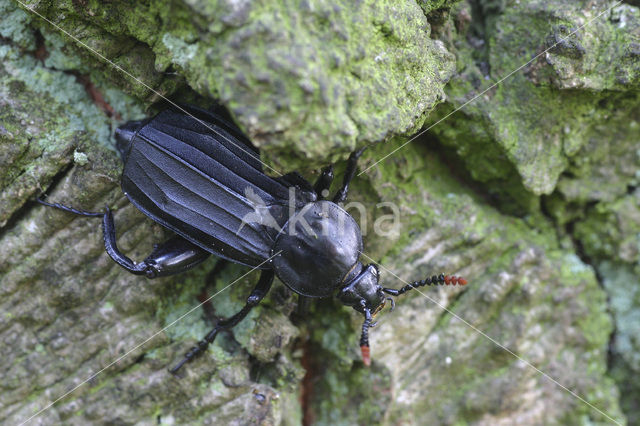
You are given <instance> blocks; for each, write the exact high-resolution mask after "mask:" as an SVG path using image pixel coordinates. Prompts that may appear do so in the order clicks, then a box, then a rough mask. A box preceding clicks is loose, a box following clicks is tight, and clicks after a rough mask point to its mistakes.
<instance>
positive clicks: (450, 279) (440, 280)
mask: <svg viewBox="0 0 640 426" xmlns="http://www.w3.org/2000/svg"><path fill="white" fill-rule="evenodd" d="M456 284H457V285H466V284H467V280H466V279H464V278H462V277H457V276H455V275H445V274H440V275H434V276H432V277H428V278H425V279H424V280H422V281H414V282H412V283H409V284H407V285H405V286H404V287H402V288H401V289H400V290H396V289H393V288H387V287H383V288H382V291H384V292H385V293H387V294H390V295H392V296H400V295H401V294H404V293H406V292H407V291H409V290H413V289H414V288H417V287H423V286H425V285H456Z"/></svg>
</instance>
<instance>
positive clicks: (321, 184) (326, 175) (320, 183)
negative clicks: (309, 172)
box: [313, 165, 333, 200]
mask: <svg viewBox="0 0 640 426" xmlns="http://www.w3.org/2000/svg"><path fill="white" fill-rule="evenodd" d="M332 182H333V166H332V165H329V166H327V167H325V168H324V169H322V173H321V174H320V176H319V177H318V180H317V181H316V183H315V184H314V185H313V190H314V191H315V193H316V194H318V199H319V200H324V199H325V198H327V195H329V188H330V187H331V183H332ZM323 192H324V193H325V194H326V195H325V194H323Z"/></svg>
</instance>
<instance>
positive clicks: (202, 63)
mask: <svg viewBox="0 0 640 426" xmlns="http://www.w3.org/2000/svg"><path fill="white" fill-rule="evenodd" d="M436 6H437V7H441V6H443V5H442V4H438V5H434V7H436ZM37 10H38V11H39V12H41V13H44V14H45V15H50V16H49V17H50V18H52V19H53V20H54V22H55V23H56V24H57V25H60V26H61V27H63V28H65V29H67V30H68V31H70V32H71V33H72V34H73V35H74V36H77V37H78V38H80V39H82V40H83V41H84V42H85V43H88V44H89V45H90V46H91V47H92V48H93V49H96V50H97V51H98V52H100V53H101V54H102V55H104V56H106V57H107V58H110V59H112V60H114V61H115V62H116V63H117V64H118V65H120V66H122V67H123V68H125V69H127V71H129V72H131V73H132V74H133V75H135V76H138V77H140V79H141V80H142V81H144V82H145V83H146V84H148V85H150V86H152V87H155V88H159V86H162V89H161V91H164V92H165V93H167V94H168V95H171V93H173V92H175V91H176V90H178V89H179V86H178V85H173V86H171V82H170V81H171V79H170V78H169V76H170V75H171V73H168V74H167V75H165V76H162V77H161V76H160V74H153V73H152V72H151V71H150V70H148V69H145V68H148V67H149V66H151V65H154V66H155V68H156V69H157V70H160V71H170V67H175V68H176V69H178V70H180V71H181V72H182V73H184V75H185V77H186V80H187V82H188V83H189V84H190V85H191V87H193V88H194V89H195V90H197V91H198V92H200V93H202V94H204V95H208V96H210V97H214V98H219V99H220V101H221V102H222V103H223V104H224V105H225V106H227V107H228V108H229V109H230V110H231V112H232V113H233V114H234V116H235V118H236V119H237V120H238V122H239V124H240V125H241V126H242V127H243V128H244V129H245V130H246V131H247V132H248V134H249V136H250V137H251V138H252V140H253V142H254V143H256V144H258V145H260V146H261V147H262V148H263V153H264V154H265V158H266V159H269V160H270V161H271V162H272V164H273V165H275V166H276V169H280V168H282V169H283V170H291V169H295V168H301V166H304V167H310V166H319V165H321V164H323V163H325V162H326V161H327V160H328V159H329V158H328V153H330V152H331V153H333V158H335V156H336V154H337V153H340V152H342V153H344V152H346V151H350V150H352V149H353V148H354V147H355V146H356V145H361V144H362V143H363V142H369V143H371V142H378V141H383V140H385V139H387V138H389V137H390V136H392V135H394V134H403V133H405V134H407V133H411V132H413V131H415V130H416V129H418V128H419V127H420V126H421V125H422V123H423V121H424V118H425V114H426V113H427V112H429V111H430V110H431V109H432V108H433V107H434V105H436V104H437V103H438V102H440V101H441V99H442V98H443V92H442V87H443V85H444V83H445V82H446V81H447V79H448V78H449V76H450V75H451V72H452V71H453V70H452V66H453V58H452V57H451V55H450V54H449V53H448V52H447V51H446V50H445V49H444V48H443V47H442V45H441V44H440V43H438V42H435V41H433V40H431V39H430V38H429V24H428V22H427V21H426V17H425V16H424V14H423V12H422V11H421V10H420V8H419V7H418V6H417V5H415V4H412V3H403V4H398V3H395V2H379V1H368V2H359V3H353V2H344V3H342V4H328V3H325V2H321V1H304V2H299V1H288V2H282V3H280V2H274V3H266V4H262V5H254V6H253V7H251V8H249V6H248V4H244V5H234V4H231V3H228V4H227V3H226V2H222V4H218V5H217V7H212V5H211V4H210V3H209V2H188V3H186V4H185V3H182V2H177V1H175V2H171V3H167V2H160V1H153V2H150V3H137V4H135V5H134V6H133V7H132V6H131V5H130V4H128V3H124V2H123V3H108V4H104V3H99V2H88V3H83V4H79V3H75V2H71V1H69V2H61V3H56V5H55V7H53V6H52V5H49V4H48V3H46V2H41V3H40V4H38V6H37ZM49 11H51V13H48V12H49ZM55 12H64V15H61V14H60V13H55ZM352 16H357V17H358V18H357V19H351V18H350V17H352ZM122 17H124V19H123V18H122ZM61 18H62V19H61ZM89 20H90V22H91V23H90V24H89V23H87V22H86V21H89ZM203 26H204V27H206V28H208V29H209V31H210V32H202V31H201V30H200V28H202V27H203ZM136 40H137V41H140V42H143V43H145V44H146V45H147V46H149V48H150V49H147V50H145V49H142V50H141V48H140V46H138V45H135V41H136ZM114 45H120V46H122V48H121V49H120V50H119V51H114V50H113V46H114ZM329 47H330V48H329ZM151 52H153V54H155V55H156V57H155V59H151V58H150V57H149V56H148V54H151ZM133 58H136V62H135V63H134V62H132V59H133ZM150 61H152V62H150ZM160 79H161V80H160ZM129 82H130V83H132V81H131V79H130V78H129ZM138 86H139V84H138ZM131 90H132V91H133V93H134V94H136V95H137V96H141V95H143V94H144V95H145V96H149V94H148V93H144V89H142V88H136V87H135V84H132V87H131ZM141 90H142V91H141ZM274 161H275V162H274Z"/></svg>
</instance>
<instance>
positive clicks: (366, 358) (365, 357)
mask: <svg viewBox="0 0 640 426" xmlns="http://www.w3.org/2000/svg"><path fill="white" fill-rule="evenodd" d="M363 302H364V301H363ZM370 326H371V311H370V310H369V309H367V308H364V322H363V323H362V334H361V335H360V351H361V352H362V362H364V365H366V366H367V367H368V366H370V365H371V351H370V349H369V327H370Z"/></svg>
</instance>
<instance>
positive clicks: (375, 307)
mask: <svg viewBox="0 0 640 426" xmlns="http://www.w3.org/2000/svg"><path fill="white" fill-rule="evenodd" d="M379 278H380V273H379V272H378V268H377V267H376V266H375V265H368V266H367V267H365V268H363V269H362V271H361V272H360V273H359V274H358V275H357V276H356V277H355V278H353V279H352V280H351V281H349V282H348V283H347V285H345V286H344V287H343V288H342V289H341V290H340V293H338V299H340V301H341V302H342V303H344V304H345V305H347V306H351V307H352V308H353V309H355V310H356V311H358V312H360V313H363V314H364V313H365V310H368V311H369V312H371V313H376V312H377V311H379V310H380V308H381V307H382V306H383V305H384V301H385V294H384V292H383V291H382V287H381V286H380V285H379V284H378V279H379Z"/></svg>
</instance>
